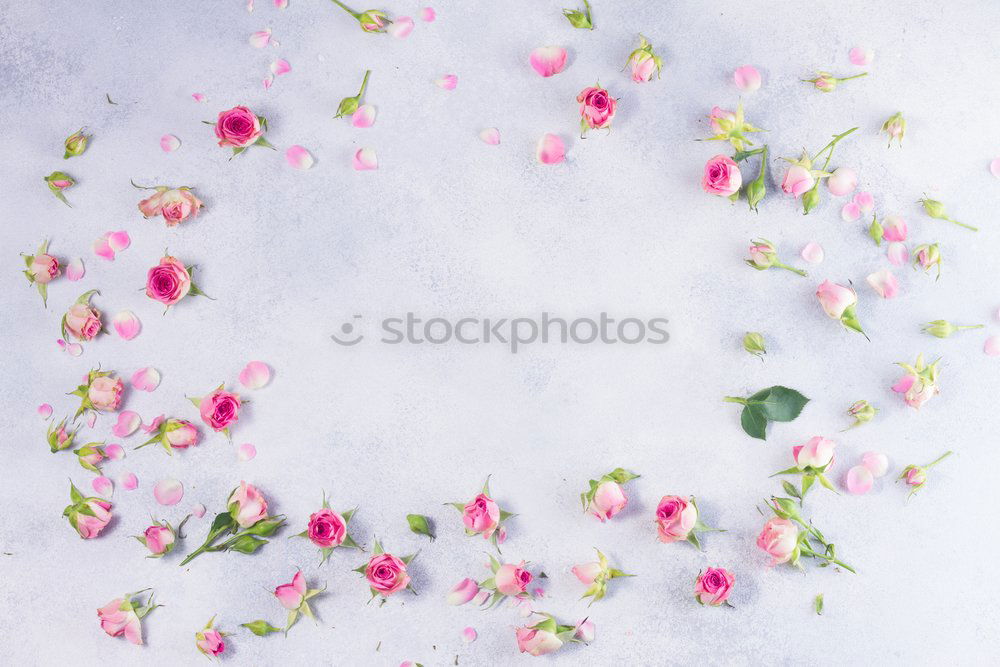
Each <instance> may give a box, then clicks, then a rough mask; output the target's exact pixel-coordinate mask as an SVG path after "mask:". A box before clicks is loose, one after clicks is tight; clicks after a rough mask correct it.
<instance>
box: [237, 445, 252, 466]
mask: <svg viewBox="0 0 1000 667" xmlns="http://www.w3.org/2000/svg"><path fill="white" fill-rule="evenodd" d="M255 456H257V448H256V447H254V446H253V445H252V444H250V443H249V442H245V443H243V444H242V445H240V447H239V449H238V450H236V460H237V461H239V462H240V463H246V462H247V461H250V460H252V459H253V458H254V457H255Z"/></svg>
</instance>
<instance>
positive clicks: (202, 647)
mask: <svg viewBox="0 0 1000 667" xmlns="http://www.w3.org/2000/svg"><path fill="white" fill-rule="evenodd" d="M214 622H215V617H214V616H213V617H212V618H211V619H210V620H209V621H208V623H207V624H206V625H205V627H204V629H202V630H201V632H196V633H194V645H195V646H196V647H197V648H198V651H199V652H200V653H201V654H202V655H204V656H206V657H208V658H217V657H219V656H220V655H222V654H223V653H224V652H225V650H226V642H225V639H224V638H225V637H226V634H227V633H225V632H222V631H220V630H216V629H215V628H214V627H212V626H213V623H214Z"/></svg>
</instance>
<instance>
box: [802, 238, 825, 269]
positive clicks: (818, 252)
mask: <svg viewBox="0 0 1000 667" xmlns="http://www.w3.org/2000/svg"><path fill="white" fill-rule="evenodd" d="M823 257H824V254H823V246H821V245H820V244H818V243H816V242H815V241H810V242H809V243H807V244H806V246H805V247H804V248H802V259H804V260H806V261H807V262H809V263H810V264H819V263H820V262H822V261H823Z"/></svg>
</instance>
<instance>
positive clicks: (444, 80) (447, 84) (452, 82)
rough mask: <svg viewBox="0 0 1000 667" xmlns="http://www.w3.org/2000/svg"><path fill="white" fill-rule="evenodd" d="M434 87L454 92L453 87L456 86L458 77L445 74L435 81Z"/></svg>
mask: <svg viewBox="0 0 1000 667" xmlns="http://www.w3.org/2000/svg"><path fill="white" fill-rule="evenodd" d="M434 85H436V86H437V87H438V88H444V89H445V90H455V86H457V85H458V77H457V76H455V75H454V74H445V75H444V76H442V77H441V78H440V79H435V80H434Z"/></svg>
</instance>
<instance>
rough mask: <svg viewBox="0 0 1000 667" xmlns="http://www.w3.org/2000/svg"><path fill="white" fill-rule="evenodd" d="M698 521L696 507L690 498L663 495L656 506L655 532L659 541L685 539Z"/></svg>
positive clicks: (667, 541)
mask: <svg viewBox="0 0 1000 667" xmlns="http://www.w3.org/2000/svg"><path fill="white" fill-rule="evenodd" d="M697 522H698V508H697V507H695V506H694V503H692V502H691V501H690V498H682V497H680V496H663V498H661V499H660V503H659V505H657V507H656V532H657V534H658V535H659V537H660V541H661V542H665V543H667V544H669V543H670V542H680V541H683V540H686V539H687V538H688V535H690V533H691V531H692V530H694V526H695V524H696V523H697Z"/></svg>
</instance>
